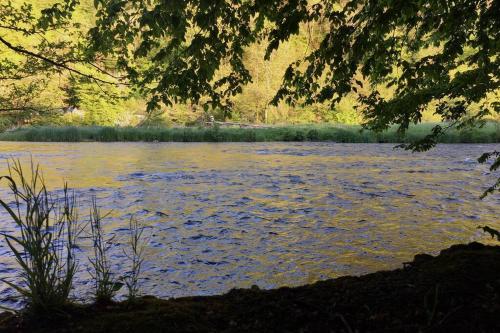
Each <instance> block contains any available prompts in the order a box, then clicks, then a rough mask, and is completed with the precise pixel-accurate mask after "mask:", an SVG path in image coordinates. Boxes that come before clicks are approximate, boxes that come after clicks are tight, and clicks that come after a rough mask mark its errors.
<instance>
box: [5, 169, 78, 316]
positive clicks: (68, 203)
mask: <svg viewBox="0 0 500 333" xmlns="http://www.w3.org/2000/svg"><path fill="white" fill-rule="evenodd" d="M8 170H9V174H8V175H7V176H2V177H0V180H5V181H6V182H7V183H8V185H9V188H10V190H11V193H12V195H13V198H14V200H13V204H10V205H9V204H8V203H6V202H5V201H4V200H1V199H0V205H1V206H2V207H3V208H4V209H5V210H6V211H7V212H8V214H9V215H10V217H11V218H12V220H13V221H14V223H15V226H16V227H17V228H16V229H17V230H16V231H17V232H16V233H14V234H9V233H1V235H2V236H3V237H4V238H5V240H6V242H7V244H8V246H9V248H10V249H11V251H12V253H13V254H14V256H15V259H16V261H17V263H18V264H19V266H20V267H21V270H22V272H21V280H20V281H19V283H13V282H10V281H7V280H5V279H2V282H4V283H6V284H8V285H9V286H11V287H12V288H14V289H15V290H16V291H18V292H19V293H20V295H21V296H22V297H23V298H24V299H25V300H26V302H27V305H28V309H29V310H32V311H33V312H36V313H39V314H40V313H52V312H53V311H57V310H60V309H61V308H62V307H64V305H65V304H66V303H67V302H68V297H69V293H70V290H71V288H72V285H73V278H74V276H75V272H76V269H77V262H76V259H75V253H74V249H75V248H76V240H77V238H78V233H79V232H80V231H81V230H80V229H79V226H78V212H77V209H76V198H75V195H74V192H73V193H71V192H70V191H69V189H68V186H67V184H64V190H63V194H62V198H57V197H54V196H52V195H50V194H49V192H48V191H47V187H46V186H45V182H44V179H43V176H42V173H41V171H40V169H39V166H38V165H36V166H35V165H34V163H33V161H32V162H31V168H30V171H29V172H30V174H29V175H27V174H26V173H25V171H24V170H23V167H22V166H21V163H20V161H19V160H17V161H16V160H14V161H12V162H11V163H9V166H8ZM12 206H13V207H12Z"/></svg>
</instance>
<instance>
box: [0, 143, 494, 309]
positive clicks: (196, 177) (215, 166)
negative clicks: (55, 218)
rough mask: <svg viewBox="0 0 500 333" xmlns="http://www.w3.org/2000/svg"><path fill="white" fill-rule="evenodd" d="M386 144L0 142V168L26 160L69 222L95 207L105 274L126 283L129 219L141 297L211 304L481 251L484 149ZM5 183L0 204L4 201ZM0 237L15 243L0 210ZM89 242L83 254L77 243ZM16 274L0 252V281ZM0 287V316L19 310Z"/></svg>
mask: <svg viewBox="0 0 500 333" xmlns="http://www.w3.org/2000/svg"><path fill="white" fill-rule="evenodd" d="M393 148H394V146H393V145H391V144H336V143H223V144H211V143H68V144H63V143H9V142H1V143H0V174H4V173H5V172H6V165H7V163H6V159H7V158H19V159H21V160H22V161H25V162H26V163H27V162H28V161H29V159H30V156H32V158H33V160H34V161H36V162H39V163H40V164H41V167H42V168H43V171H44V175H45V179H46V182H47V184H48V186H49V189H50V190H54V191H56V190H58V189H60V188H61V187H62V182H63V179H64V180H66V181H68V182H69V184H70V186H71V187H73V188H75V190H76V191H77V193H78V198H79V205H80V207H81V209H80V211H81V216H82V218H84V217H85V215H86V213H87V211H88V207H89V202H90V198H91V196H92V195H95V196H97V198H98V203H99V205H100V206H101V207H102V210H103V211H104V212H107V211H110V215H109V217H108V218H107V219H106V220H105V222H104V224H105V229H106V231H107V233H108V235H115V242H116V244H115V246H113V248H112V249H111V258H112V262H113V269H114V270H115V271H116V272H120V273H122V272H124V271H126V270H127V261H126V258H125V257H124V255H123V252H122V248H121V246H122V245H120V244H123V243H124V242H125V240H124V239H125V237H126V235H127V232H128V230H127V225H128V219H129V217H130V215H131V214H133V215H134V216H136V217H137V218H139V219H140V220H141V221H142V222H143V223H144V224H145V225H147V226H148V228H147V234H148V235H149V244H148V247H147V251H146V256H145V259H146V260H145V263H144V265H145V272H144V280H143V282H142V291H143V293H145V294H153V295H156V296H161V297H179V296H189V295H211V294H218V293H222V292H225V291H228V290H229V289H231V288H235V287H250V286H251V285H254V284H255V285H258V286H259V287H261V288H274V287H278V286H284V285H288V286H296V285H301V284H305V283H311V282H314V281H317V280H321V279H327V278H333V277H338V276H341V275H346V274H349V275H353V274H363V273H368V272H373V271H376V270H380V269H392V268H395V267H401V264H402V263H403V262H405V261H409V260H411V259H412V256H413V255H414V254H416V253H419V252H428V253H429V252H430V253H433V254H435V253H436V252H437V251H439V250H440V249H443V248H445V247H447V246H449V245H451V244H454V243H458V242H468V241H471V240H482V241H487V240H488V239H487V237H486V236H484V235H483V234H481V233H480V232H479V231H478V230H477V229H476V227H477V226H478V225H491V226H497V227H498V226H499V225H498V215H499V212H500V209H499V207H500V206H499V203H500V196H498V195H496V196H490V197H488V198H486V199H485V200H479V199H478V196H479V195H480V193H481V192H482V191H483V190H484V188H485V186H486V185H488V184H491V183H492V182H494V181H495V180H496V177H498V173H497V174H493V173H490V172H489V171H488V168H487V166H486V165H480V164H478V163H477V161H476V159H477V157H478V156H479V155H480V154H481V153H482V152H484V151H489V150H494V149H496V150H500V146H499V145H498V144H497V145H468V144H459V145H444V144H443V145H440V146H438V147H437V148H435V149H433V150H431V151H429V152H426V153H415V154H412V153H410V152H406V151H402V150H395V149H393ZM7 193H8V191H7V188H6V184H5V183H2V184H1V187H0V195H1V196H3V197H5V198H7V197H8V194H7ZM0 221H2V223H1V225H0V231H2V232H15V230H14V228H13V225H12V223H11V222H10V220H9V219H8V216H7V214H6V212H5V211H3V210H2V211H0ZM87 243H88V242H87ZM88 251H89V245H88V244H87V245H86V244H85V242H83V245H82V246H81V248H80V250H79V253H80V254H79V256H80V257H81V258H80V259H81V260H80V265H79V272H78V274H77V279H76V283H75V297H78V298H81V299H88V297H89V295H90V290H91V287H92V281H91V279H90V276H89V273H88V269H89V265H88V260H87V259H86V257H87V254H88V253H89V252H88ZM17 275H18V271H17V269H16V265H15V263H14V261H13V258H12V256H11V255H10V252H9V251H8V248H7V247H6V244H5V242H4V241H3V240H0V277H3V278H10V279H14V280H15V279H16V276H17ZM13 294H14V291H13V290H12V288H9V287H7V285H5V284H2V283H0V299H3V302H0V304H3V305H6V306H11V307H19V306H20V303H19V301H16V300H14V299H12V295H13Z"/></svg>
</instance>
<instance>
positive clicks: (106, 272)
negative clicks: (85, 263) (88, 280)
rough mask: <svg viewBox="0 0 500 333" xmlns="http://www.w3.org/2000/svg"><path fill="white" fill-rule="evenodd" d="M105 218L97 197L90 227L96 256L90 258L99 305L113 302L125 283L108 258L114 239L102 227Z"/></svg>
mask: <svg viewBox="0 0 500 333" xmlns="http://www.w3.org/2000/svg"><path fill="white" fill-rule="evenodd" d="M102 221H103V216H102V215H101V211H100V210H99V208H98V207H97V200H96V197H93V198H92V207H91V209H90V227H91V235H92V242H93V248H94V256H93V257H92V258H89V261H90V263H91V265H92V268H93V271H91V272H90V274H91V275H92V278H93V279H94V284H95V300H96V302H97V303H108V302H111V300H112V299H113V296H115V294H116V292H117V291H118V290H120V288H121V287H122V286H123V283H120V282H119V281H118V279H116V278H115V276H114V274H113V272H112V271H111V263H110V261H109V258H108V253H109V250H110V248H111V246H112V240H113V239H112V238H107V239H106V238H105V235H104V230H103V226H102Z"/></svg>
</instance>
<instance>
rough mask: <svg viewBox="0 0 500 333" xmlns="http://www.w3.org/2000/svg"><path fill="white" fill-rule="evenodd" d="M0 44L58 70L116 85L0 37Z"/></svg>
mask: <svg viewBox="0 0 500 333" xmlns="http://www.w3.org/2000/svg"><path fill="white" fill-rule="evenodd" d="M0 42H1V43H2V44H4V45H5V46H6V47H7V48H9V49H10V50H12V51H14V52H17V53H20V54H23V55H25V56H28V57H31V58H36V59H39V60H42V61H43V62H45V63H47V64H49V65H52V66H54V67H57V68H60V69H65V70H68V71H70V72H72V73H75V74H78V75H80V76H83V77H86V78H88V79H90V80H93V81H95V82H100V83H104V84H113V85H116V84H118V82H112V81H108V80H103V79H100V78H97V77H95V76H93V75H90V74H86V73H83V72H81V71H79V70H78V69H75V68H72V67H70V66H68V65H66V64H65V63H61V62H58V61H55V60H52V59H50V58H48V57H45V56H43V55H41V54H39V53H35V52H32V51H29V50H26V49H24V48H22V47H19V46H15V45H13V44H11V43H10V42H8V41H7V40H5V39H4V38H3V37H2V36H0Z"/></svg>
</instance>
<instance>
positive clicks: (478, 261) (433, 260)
mask: <svg viewBox="0 0 500 333" xmlns="http://www.w3.org/2000/svg"><path fill="white" fill-rule="evenodd" d="M0 331H2V332H144V333H146V332H368V331H370V332H405V331H406V332H417V331H422V332H500V246H496V247H495V246H485V245H482V244H479V243H471V244H469V245H455V246H452V247H451V248H449V249H446V250H443V251H441V253H440V254H439V255H438V256H436V257H432V256H429V255H422V254H421V255H417V256H415V258H414V260H413V261H412V262H411V263H407V264H405V265H404V268H401V269H397V270H393V271H384V272H377V273H373V274H368V275H364V276H360V277H342V278H338V279H333V280H327V281H321V282H317V283H315V284H312V285H307V286H303V287H298V288H280V289H276V290H259V289H258V288H252V289H246V290H242V289H238V290H232V291H230V292H229V293H227V294H225V295H221V296H212V297H188V298H180V299H172V300H160V299H156V298H153V297H144V298H142V299H141V300H139V301H138V302H137V303H136V304H134V305H130V304H127V303H117V304H110V305H106V306H105V305H90V306H74V307H70V308H68V309H66V310H65V314H64V315H61V316H60V317H57V318H51V319H41V318H37V319H35V320H33V319H28V318H22V317H19V316H14V315H9V314H3V315H0Z"/></svg>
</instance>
